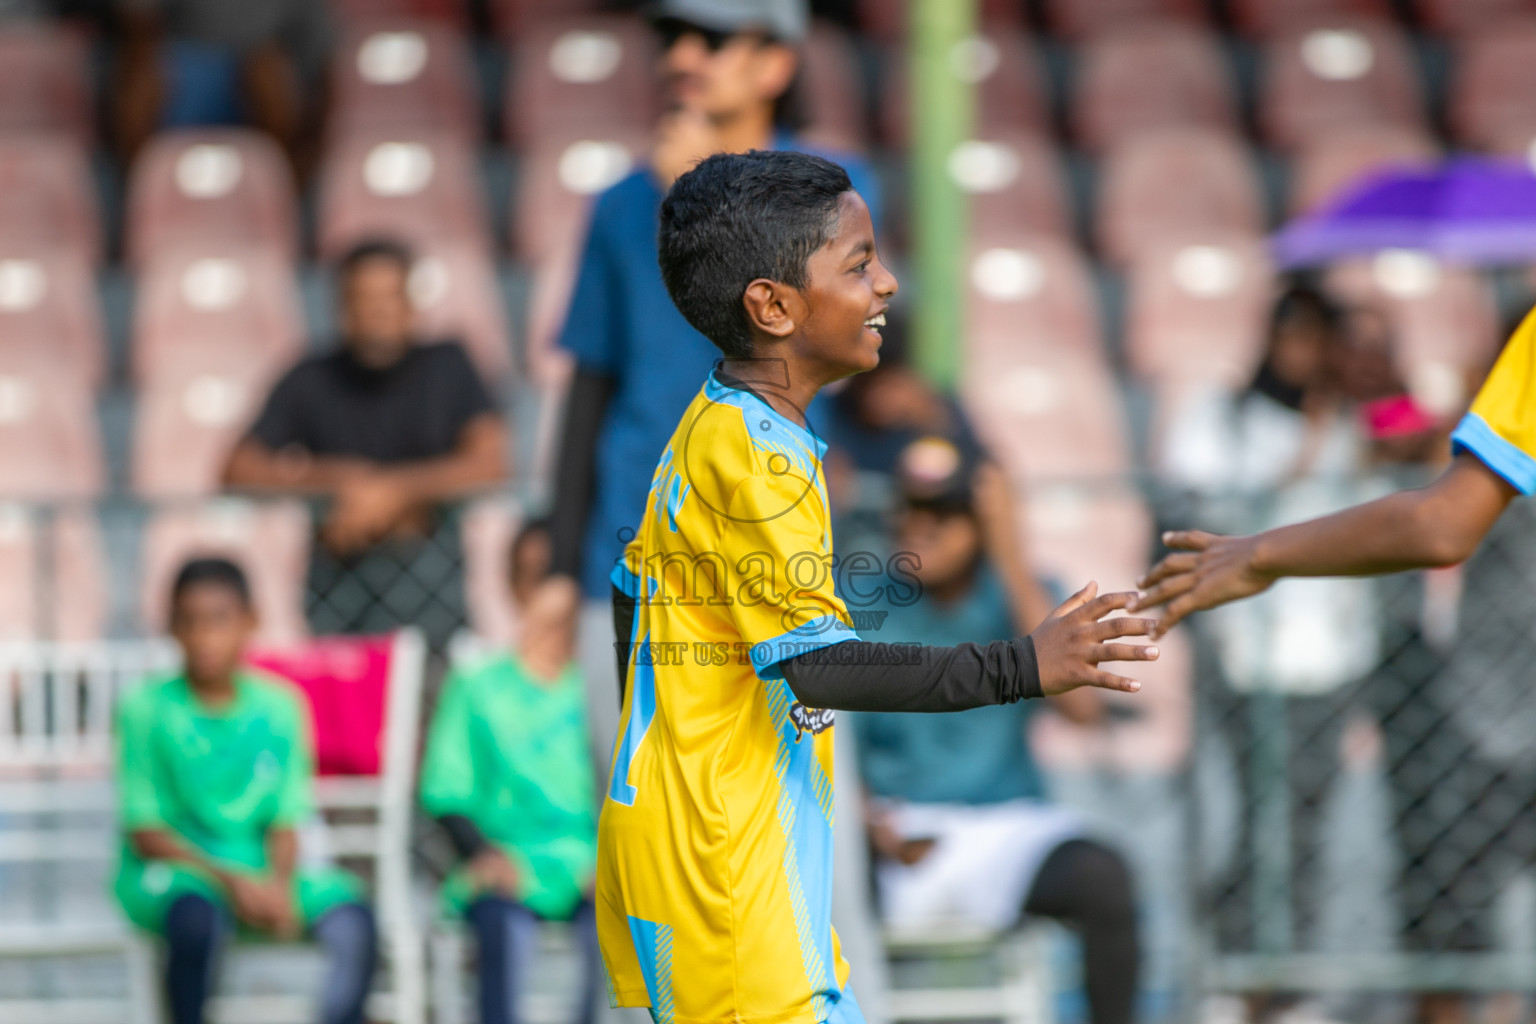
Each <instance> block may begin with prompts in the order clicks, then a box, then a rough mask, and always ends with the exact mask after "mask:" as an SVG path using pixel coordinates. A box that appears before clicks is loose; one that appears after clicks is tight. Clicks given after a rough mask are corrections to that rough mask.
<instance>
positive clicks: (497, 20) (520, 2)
mask: <svg viewBox="0 0 1536 1024" xmlns="http://www.w3.org/2000/svg"><path fill="white" fill-rule="evenodd" d="M487 6H489V8H490V14H491V22H492V27H493V28H494V29H495V31H496V33H497V35H499V36H500V37H501V38H502V39H506V40H516V39H517V38H518V37H519V36H522V35H524V34H526V33H527V32H528V31H529V30H531V29H533V28H534V27H536V26H537V25H539V24H540V23H543V22H548V21H550V20H552V19H557V18H562V17H570V16H572V15H578V14H579V15H586V14H593V13H596V12H598V11H601V10H603V8H604V7H606V6H611V5H608V4H605V3H604V2H603V0H489V3H488V4H487Z"/></svg>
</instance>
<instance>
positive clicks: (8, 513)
mask: <svg viewBox="0 0 1536 1024" xmlns="http://www.w3.org/2000/svg"><path fill="white" fill-rule="evenodd" d="M106 564H107V561H106V553H105V551H104V550H103V548H102V540H101V527H100V524H98V523H97V521H96V517H95V514H94V513H93V512H91V511H89V510H87V509H84V508H81V507H79V506H73V507H66V508H59V509H55V510H52V511H51V512H49V513H46V514H44V513H42V512H39V511H37V510H33V509H29V508H27V507H26V506H25V505H20V504H0V579H3V580H5V581H6V585H5V586H4V587H0V642H11V641H39V640H57V641H62V642H64V643H84V642H87V641H90V640H98V639H100V638H101V637H102V636H103V635H104V634H105V633H106V625H107V613H108V609H107V597H108V593H109V589H108V586H107V580H106V579H105V567H106ZM45 574H46V575H45Z"/></svg>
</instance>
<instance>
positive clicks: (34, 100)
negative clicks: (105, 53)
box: [0, 20, 95, 147]
mask: <svg viewBox="0 0 1536 1024" xmlns="http://www.w3.org/2000/svg"><path fill="white" fill-rule="evenodd" d="M90 83H91V68H90V60H89V47H88V45H87V43H86V40H85V38H84V37H83V36H81V35H79V34H77V33H75V32H71V31H69V30H68V29H65V28H62V27H59V26H57V25H53V24H51V23H48V22H29V21H19V20H17V21H8V22H6V23H5V25H4V26H3V27H0V131H4V132H15V131H51V132H61V133H63V134H64V135H66V136H68V137H69V138H70V139H72V140H73V141H74V142H75V143H77V144H78V145H80V146H82V147H89V146H90V145H91V143H92V141H93V138H94V135H95V133H94V132H93V131H92V128H91V105H92V101H91V92H90V88H91V86H90Z"/></svg>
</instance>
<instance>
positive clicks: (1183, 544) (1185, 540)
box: [1163, 530, 1221, 551]
mask: <svg viewBox="0 0 1536 1024" xmlns="http://www.w3.org/2000/svg"><path fill="white" fill-rule="evenodd" d="M1220 539H1221V537H1220V536H1218V535H1217V534H1214V533H1206V532H1205V531H1204V530H1169V531H1168V532H1167V533H1165V534H1163V546H1164V547H1170V548H1173V549H1174V550H1176V551H1204V550H1205V549H1206V548H1208V547H1210V546H1211V545H1212V544H1214V543H1215V542H1216V541H1218V540H1220Z"/></svg>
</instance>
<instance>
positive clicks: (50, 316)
mask: <svg viewBox="0 0 1536 1024" xmlns="http://www.w3.org/2000/svg"><path fill="white" fill-rule="evenodd" d="M9 241H10V239H8V238H7V239H4V240H0V247H4V246H5V245H6V244H7V243H9ZM0 349H3V350H5V352H6V353H7V355H8V361H11V360H26V361H30V362H33V363H36V364H39V365H43V366H46V367H49V368H52V369H57V370H59V371H60V372H65V373H67V374H68V375H69V376H70V377H72V378H75V379H78V380H79V381H80V382H81V383H83V384H84V385H86V386H87V387H88V388H90V389H91V390H93V391H94V390H98V389H100V388H101V387H102V386H103V385H104V384H105V383H106V375H107V351H106V338H105V335H104V334H103V331H102V322H101V308H100V305H99V303H98V302H97V297H96V281H95V278H94V276H93V275H92V273H91V268H90V267H89V266H88V265H87V264H86V262H85V260H84V259H83V258H82V257H81V256H80V255H79V254H78V253H70V252H62V251H53V252H49V251H46V250H44V251H42V252H39V253H36V254H31V255H15V256H10V255H0Z"/></svg>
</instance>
